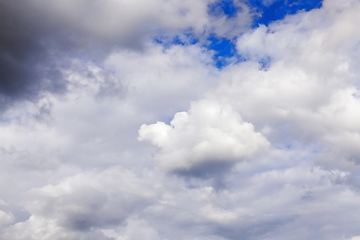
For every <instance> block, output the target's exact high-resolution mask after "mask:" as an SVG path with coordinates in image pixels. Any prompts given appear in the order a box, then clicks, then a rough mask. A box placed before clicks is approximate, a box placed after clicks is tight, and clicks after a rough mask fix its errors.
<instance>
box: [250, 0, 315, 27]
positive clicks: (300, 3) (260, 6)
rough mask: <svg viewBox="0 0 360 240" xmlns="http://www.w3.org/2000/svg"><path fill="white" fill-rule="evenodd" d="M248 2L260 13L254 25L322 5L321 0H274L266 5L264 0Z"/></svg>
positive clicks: (266, 23)
mask: <svg viewBox="0 0 360 240" xmlns="http://www.w3.org/2000/svg"><path fill="white" fill-rule="evenodd" d="M250 4H251V5H252V6H253V7H254V8H255V9H256V11H257V12H258V13H260V17H257V18H255V19H254V25H253V26H254V27H257V26H259V24H264V25H266V26H267V25H269V23H271V22H273V21H276V20H280V19H283V18H284V17H285V16H286V15H292V14H295V13H297V12H298V11H302V10H305V11H310V10H311V9H314V8H320V7H321V6H322V0H277V1H276V0H275V1H274V2H273V3H272V4H270V5H267V4H265V3H264V0H250Z"/></svg>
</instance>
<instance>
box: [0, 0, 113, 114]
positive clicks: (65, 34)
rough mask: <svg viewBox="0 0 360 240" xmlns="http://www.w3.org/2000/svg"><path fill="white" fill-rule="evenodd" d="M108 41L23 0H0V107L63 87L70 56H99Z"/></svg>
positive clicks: (64, 86) (90, 57) (93, 59)
mask: <svg viewBox="0 0 360 240" xmlns="http://www.w3.org/2000/svg"><path fill="white" fill-rule="evenodd" d="M107 44H108V43H102V42H101V39H97V38H95V37H93V36H90V35H89V34H86V33H85V32H83V31H81V30H79V29H78V28H76V27H73V26H72V25H71V24H70V23H69V22H66V21H64V20H63V19H60V18H58V17H56V16H52V15H51V13H50V12H47V11H45V10H44V9H40V8H38V7H36V6H33V5H31V3H29V2H27V1H21V4H20V3H18V2H16V3H15V2H13V1H8V0H5V1H1V2H0V76H1V78H0V103H1V106H2V107H1V108H2V109H0V110H5V109H6V108H7V107H8V106H9V105H11V104H12V103H13V102H16V101H18V100H30V101H32V100H36V99H37V98H38V96H39V94H41V93H43V92H52V93H63V92H64V91H66V84H67V82H66V80H65V79H64V75H63V72H62V69H67V68H69V67H70V64H71V63H70V61H69V60H70V59H71V58H81V57H85V58H87V59H88V60H91V61H94V62H101V59H102V58H103V57H104V56H105V55H106V53H107V52H108V51H107V49H109V47H107ZM113 44H114V42H113ZM109 46H110V47H111V46H112V44H109Z"/></svg>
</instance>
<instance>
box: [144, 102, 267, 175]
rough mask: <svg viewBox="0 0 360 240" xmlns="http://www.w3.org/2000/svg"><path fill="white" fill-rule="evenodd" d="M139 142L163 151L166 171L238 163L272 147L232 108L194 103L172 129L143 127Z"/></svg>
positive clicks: (159, 160)
mask: <svg viewBox="0 0 360 240" xmlns="http://www.w3.org/2000/svg"><path fill="white" fill-rule="evenodd" d="M138 139H139V140H140V141H143V140H147V141H149V142H151V144H153V145H154V146H156V147H158V148H159V149H160V150H159V152H158V153H157V154H156V155H155V161H156V165H157V166H158V167H159V168H160V169H162V170H165V171H177V170H179V171H190V170H192V169H193V168H197V167H199V166H203V167H205V168H206V165H207V164H215V165H216V164H219V165H221V164H228V163H235V162H238V161H240V160H245V159H249V158H250V157H251V156H252V155H253V154H254V153H255V152H257V151H258V150H259V149H261V148H266V147H267V146H269V143H268V141H267V140H266V138H265V137H263V136H262V135H261V134H260V133H257V132H255V131H254V126H253V125H252V124H251V123H247V122H243V121H242V119H241V116H240V115H239V114H238V113H236V112H235V111H234V110H233V109H232V108H231V107H230V106H228V105H221V104H219V103H217V102H214V101H207V100H202V101H200V102H193V103H192V104H191V108H190V110H189V111H188V112H179V113H177V114H175V116H174V118H173V120H172V121H171V122H170V125H167V124H165V123H163V122H158V123H156V124H152V125H142V126H141V128H140V130H139V138H138Z"/></svg>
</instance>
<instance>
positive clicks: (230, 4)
mask: <svg viewBox="0 0 360 240" xmlns="http://www.w3.org/2000/svg"><path fill="white" fill-rule="evenodd" d="M238 11H241V9H240V8H238V7H236V6H235V5H234V1H232V0H226V1H219V2H217V3H215V4H211V5H209V10H208V13H209V14H210V15H213V16H221V15H226V16H227V17H228V18H231V17H236V16H237V12H238Z"/></svg>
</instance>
